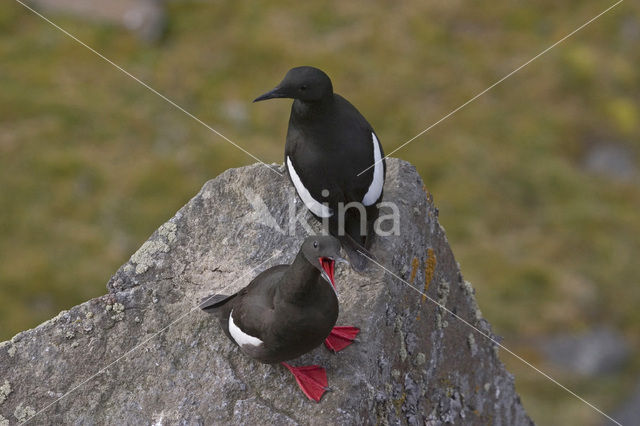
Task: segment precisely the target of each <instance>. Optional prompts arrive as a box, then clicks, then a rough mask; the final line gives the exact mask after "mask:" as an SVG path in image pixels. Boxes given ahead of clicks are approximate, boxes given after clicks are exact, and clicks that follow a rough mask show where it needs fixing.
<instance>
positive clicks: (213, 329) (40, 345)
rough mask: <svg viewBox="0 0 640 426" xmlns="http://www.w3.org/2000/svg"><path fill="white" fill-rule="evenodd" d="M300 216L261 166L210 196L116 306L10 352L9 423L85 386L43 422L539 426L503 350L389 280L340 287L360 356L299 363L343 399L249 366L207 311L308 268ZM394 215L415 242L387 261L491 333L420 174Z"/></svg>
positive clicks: (163, 230) (378, 245) (51, 329)
mask: <svg viewBox="0 0 640 426" xmlns="http://www.w3.org/2000/svg"><path fill="white" fill-rule="evenodd" d="M280 171H282V169H280ZM296 200H297V198H296V195H295V193H294V191H293V189H292V187H291V186H290V184H289V182H288V180H287V179H286V177H284V176H278V175H277V174H275V173H273V172H272V171H271V170H269V169H267V168H266V167H264V166H262V165H253V166H249V167H244V168H240V169H231V170H228V171H226V172H225V173H223V174H222V175H220V176H219V177H217V178H216V179H214V180H212V181H210V182H207V184H205V186H204V187H203V188H202V190H201V191H200V192H199V193H198V194H197V195H196V196H195V197H194V198H193V199H192V200H191V201H190V202H189V203H188V204H187V205H186V206H184V207H183V208H182V209H181V210H180V211H179V212H178V213H177V214H176V215H175V216H174V217H173V218H171V219H170V220H169V221H168V222H167V223H165V224H164V225H162V226H161V227H160V228H159V229H158V230H157V231H156V232H155V233H154V234H153V235H152V236H151V238H150V239H149V240H148V241H147V242H146V243H145V244H144V245H143V246H142V247H141V248H140V249H139V250H138V252H137V253H135V254H134V255H133V256H132V257H131V260H130V261H129V262H127V263H126V264H125V265H123V266H122V267H121V268H120V269H119V270H118V272H117V273H116V274H115V275H114V276H113V278H112V279H111V280H110V282H109V284H108V288H109V293H108V294H106V295H105V296H102V297H99V298H96V299H93V300H90V301H88V302H86V303H83V304H82V305H79V306H76V307H74V308H72V309H70V310H69V311H68V312H62V313H61V314H60V315H58V316H57V317H56V318H54V319H52V320H50V321H48V322H46V323H44V324H42V325H40V326H39V327H37V328H35V329H33V330H29V331H25V332H23V333H20V334H18V335H17V336H15V337H14V338H13V339H12V340H11V341H9V342H5V343H3V344H2V346H1V347H0V366H1V367H2V368H1V373H0V386H5V385H6V387H5V389H6V390H8V392H6V391H5V392H4V393H3V394H6V395H5V397H4V398H3V401H0V414H2V416H4V418H6V419H8V420H9V421H10V422H11V423H12V424H13V423H15V422H16V421H18V420H24V419H28V418H29V417H30V416H33V414H34V413H36V412H38V411H39V410H42V409H43V408H45V407H46V406H47V405H48V404H51V403H52V402H53V401H55V400H56V399H57V398H59V397H61V396H63V395H65V393H66V392H68V391H69V390H73V389H75V387H77V386H79V387H78V388H77V389H75V390H74V391H73V392H72V393H71V394H69V395H68V396H66V397H65V398H63V399H61V400H60V401H58V402H56V403H55V404H53V405H51V406H50V407H49V408H47V409H46V411H44V412H43V413H41V414H38V417H36V418H35V419H34V422H35V423H39V424H41V423H43V424H59V423H65V424H150V423H154V424H175V423H180V424H374V423H376V424H378V423H380V424H430V425H437V424H443V423H453V424H462V423H464V424H494V425H523V424H530V423H531V421H530V420H529V418H528V417H527V415H526V414H525V412H524V409H523V408H522V406H521V404H520V401H519V398H518V395H517V394H516V393H515V391H514V385H513V378H512V376H511V375H510V374H509V373H507V372H506V371H505V369H504V367H503V365H502V364H501V362H500V360H499V359H498V355H497V350H496V348H495V347H494V345H493V344H492V343H491V342H490V341H489V340H488V339H486V338H485V337H482V335H480V334H478V333H477V332H475V331H474V330H473V329H471V328H470V327H468V326H467V325H464V324H463V323H462V322H460V321H459V320H457V319H456V318H455V317H453V316H452V315H451V314H448V313H446V312H445V311H443V310H442V309H439V308H437V306H436V305H434V304H433V303H432V302H431V301H429V300H425V299H423V298H422V296H421V295H419V294H418V293H416V292H415V291H414V290H413V289H411V288H409V286H407V285H406V284H404V283H403V282H401V281H399V280H398V279H396V278H393V277H392V276H391V275H390V274H388V273H385V271H384V270H382V269H381V268H379V267H377V266H375V265H372V266H371V267H370V269H369V270H368V271H367V273H366V274H365V275H358V274H356V273H354V272H353V271H351V270H346V269H345V268H342V269H341V270H340V271H339V273H338V275H337V285H338V290H339V299H340V303H341V313H340V318H339V320H338V322H339V324H350V325H357V326H359V327H361V329H362V332H361V334H360V336H359V340H360V341H359V342H358V343H356V344H353V345H352V346H350V347H348V348H347V349H346V350H344V351H342V352H340V353H339V354H337V355H333V354H331V353H329V352H328V351H327V350H326V349H325V348H323V347H319V348H317V349H316V350H314V351H313V352H311V353H309V354H307V355H305V356H304V357H302V358H301V359H298V360H295V361H294V362H293V364H294V365H303V364H310V363H316V364H320V365H323V366H325V367H326V368H327V373H328V378H329V383H330V386H331V387H332V388H333V392H329V393H327V394H326V395H325V396H324V397H323V399H322V401H321V402H320V403H318V404H316V403H314V402H310V401H309V400H307V399H306V398H305V397H304V395H303V394H302V393H301V392H300V390H299V389H298V388H297V386H296V384H295V382H294V380H293V377H292V376H291V375H290V374H289V373H288V372H287V371H286V370H285V369H284V368H283V367H281V366H279V365H275V366H271V365H263V364H259V363H257V362H255V361H253V360H251V359H249V358H247V357H246V356H244V355H243V354H242V353H241V352H239V351H238V349H237V348H236V347H235V346H233V345H232V344H231V343H230V342H229V341H228V340H227V339H226V337H225V336H224V335H223V334H222V332H221V331H220V329H219V326H218V324H217V322H216V321H215V320H214V319H213V318H212V317H211V316H209V315H207V314H205V313H203V312H200V311H199V310H198V309H197V308H196V304H197V303H198V301H199V300H200V298H202V297H204V296H206V295H209V294H211V293H214V292H227V293H229V292H233V291H235V290H237V289H239V288H241V287H242V286H244V285H246V284H247V283H248V282H249V281H250V280H251V278H253V277H254V276H255V275H256V274H257V273H258V272H259V271H261V270H263V269H265V268H267V267H270V266H272V265H275V264H278V263H285V262H290V261H291V260H292V259H293V256H294V254H295V253H296V252H297V250H298V246H299V244H300V243H301V241H302V240H303V238H304V237H305V231H304V229H303V226H302V225H301V223H300V222H296V221H290V213H291V212H290V210H289V209H290V208H289V205H290V204H291V203H293V202H294V201H296ZM385 200H386V201H393V202H394V203H396V205H397V206H398V208H399V214H400V222H399V224H400V235H398V236H388V237H380V238H378V239H377V241H376V242H375V244H374V249H373V251H374V253H375V255H376V256H377V258H378V260H379V261H380V262H381V263H382V264H383V265H386V267H388V268H389V270H390V271H393V272H394V273H396V274H398V275H400V276H402V277H403V278H404V279H406V280H407V281H409V282H410V283H411V284H412V285H414V286H416V287H417V288H419V289H421V290H423V289H425V288H426V289H427V290H426V291H427V294H428V295H429V296H430V297H431V298H433V299H436V300H438V301H439V302H440V303H442V304H443V305H446V307H447V308H448V309H451V310H452V311H454V312H456V313H457V315H460V316H461V317H463V318H465V319H466V320H467V321H469V322H471V323H472V324H474V325H475V326H476V327H478V328H479V329H481V330H483V331H484V332H486V333H491V331H490V328H489V325H488V323H487V322H486V321H485V320H483V319H482V318H481V315H480V311H479V310H478V307H477V306H476V303H475V300H474V295H473V289H472V287H471V285H470V284H469V283H467V282H465V281H464V280H463V278H462V275H461V273H460V270H459V268H458V265H457V264H456V261H455V259H454V257H453V254H452V253H451V249H450V248H449V245H448V243H447V239H446V237H445V234H444V230H443V229H442V227H441V226H440V225H439V224H438V220H437V218H438V211H437V209H436V208H435V207H434V205H433V203H432V200H431V197H430V195H429V194H428V192H426V190H425V189H424V187H423V183H422V181H421V179H420V177H419V176H418V174H417V172H416V170H415V169H414V168H413V167H412V166H411V165H409V164H408V163H406V162H402V161H399V160H394V159H390V160H389V162H388V179H387V183H386V186H385ZM293 206H294V207H297V208H298V211H299V212H301V213H300V217H301V218H303V219H307V220H309V222H310V223H313V220H312V219H311V218H310V216H309V214H308V213H306V212H305V211H304V209H301V208H300V204H299V203H297V204H294V205H293ZM294 210H295V209H294ZM267 213H270V215H269V214H267ZM290 223H292V224H293V225H295V226H293V227H292V228H293V231H294V232H289V225H290ZM314 226H315V225H314ZM278 229H279V230H278ZM254 268H255V269H254ZM169 325H170V326H169ZM158 332H159V334H157V335H156V333H158ZM137 345H140V346H137ZM132 348H136V349H134V350H133V351H130V350H131V349H132ZM105 366H106V368H104V369H103V370H101V369H102V368H103V367H105ZM97 371H101V372H100V374H98V375H97V376H95V377H92V378H90V377H91V376H92V375H94V374H95V373H96V372H97ZM88 378H90V380H87V379H88ZM85 381H86V383H85Z"/></svg>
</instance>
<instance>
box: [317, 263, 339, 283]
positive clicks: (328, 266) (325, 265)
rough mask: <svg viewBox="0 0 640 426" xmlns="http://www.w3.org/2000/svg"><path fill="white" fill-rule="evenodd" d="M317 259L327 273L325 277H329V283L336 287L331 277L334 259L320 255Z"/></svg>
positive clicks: (334, 264) (333, 270)
mask: <svg viewBox="0 0 640 426" xmlns="http://www.w3.org/2000/svg"><path fill="white" fill-rule="evenodd" d="M318 260H319V261H320V266H322V269H323V270H324V272H325V273H326V274H327V277H328V278H329V281H331V285H332V286H333V288H334V289H335V288H336V282H335V281H334V279H333V274H334V272H335V266H336V262H335V260H333V259H331V258H329V257H320V258H318Z"/></svg>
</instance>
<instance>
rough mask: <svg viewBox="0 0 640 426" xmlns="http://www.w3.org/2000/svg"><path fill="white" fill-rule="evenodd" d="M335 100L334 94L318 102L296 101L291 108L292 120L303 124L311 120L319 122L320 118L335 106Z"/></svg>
mask: <svg viewBox="0 0 640 426" xmlns="http://www.w3.org/2000/svg"><path fill="white" fill-rule="evenodd" d="M333 99H334V98H333V93H331V94H329V95H327V96H325V97H323V98H322V99H320V100H318V101H302V100H300V99H294V101H293V105H292V106H291V118H292V119H294V120H297V121H301V122H304V121H307V120H309V119H311V118H313V119H314V120H318V118H320V117H322V116H323V115H325V114H327V113H328V111H329V110H330V108H331V106H332V105H333Z"/></svg>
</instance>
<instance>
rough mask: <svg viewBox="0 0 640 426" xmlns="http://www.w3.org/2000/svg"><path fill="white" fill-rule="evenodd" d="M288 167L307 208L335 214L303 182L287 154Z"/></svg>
mask: <svg viewBox="0 0 640 426" xmlns="http://www.w3.org/2000/svg"><path fill="white" fill-rule="evenodd" d="M379 152H380V150H378V156H380V154H379ZM287 169H288V170H289V176H291V180H292V181H293V186H295V187H296V191H297V192H298V195H299V196H300V198H301V199H302V202H303V203H304V205H305V206H307V208H308V209H309V210H311V212H312V213H313V214H315V215H316V216H320V217H330V216H331V215H332V214H333V212H332V211H331V209H330V208H329V207H328V206H325V205H323V204H321V203H319V202H318V201H317V200H316V199H314V198H313V197H312V196H311V194H310V193H309V191H308V190H307V188H305V187H304V185H303V184H302V181H301V180H300V177H299V176H298V173H296V169H294V168H293V164H292V163H291V159H290V158H289V156H287Z"/></svg>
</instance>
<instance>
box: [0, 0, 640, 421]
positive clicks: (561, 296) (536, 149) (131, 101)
mask: <svg viewBox="0 0 640 426" xmlns="http://www.w3.org/2000/svg"><path fill="white" fill-rule="evenodd" d="M608 5H609V4H608V3H603V2H596V1H569V2H555V1H547V0H544V1H539V2H535V4H532V3H531V4H530V3H524V2H508V1H499V2H494V3H492V4H491V5H490V7H489V5H487V4H484V3H480V2H474V1H466V2H463V1H450V2H421V1H418V0H412V1H407V2H403V3H397V2H378V3H375V4H373V3H371V2H364V1H352V2H343V1H334V2H330V3H329V4H314V3H312V2H304V3H302V2H293V1H291V2H278V3H277V4H275V3H274V2H266V1H262V2H261V1H255V2H233V3H223V2H220V4H209V3H205V2H171V3H169V28H168V33H167V36H166V38H165V39H164V41H163V42H162V43H160V44H158V45H156V46H149V45H145V44H142V43H140V42H139V41H137V40H136V39H135V37H133V36H132V35H131V34H129V33H128V32H126V31H124V30H122V29H121V28H119V27H115V26H111V25H107V24H96V23H92V22H83V21H82V20H80V19H74V18H71V17H65V16H59V15H54V16H53V18H54V20H55V21H56V22H57V23H58V24H59V25H61V26H62V27H63V28H65V29H67V30H69V31H70V32H72V33H73V34H75V35H76V36H77V37H79V38H80V39H81V40H83V41H85V42H86V43H88V44H89V45H90V46H92V47H94V48H95V49H96V50H98V51H99V52H101V53H103V54H104V55H106V56H107V57H109V58H110V59H112V60H114V61H115V62H116V63H118V64H120V65H121V66H123V67H124V68H125V69H127V70H128V71H130V72H131V73H133V74H134V75H136V76H138V77H139V78H141V79H143V80H144V81H146V82H147V83H149V84H150V85H151V86H153V87H154V88H156V89H157V90H159V91H160V92H162V93H163V94H165V95H167V96H168V97H170V98H172V99H173V100H175V101H176V102H177V103H178V104H180V105H182V106H183V107H184V108H186V109H187V110H189V111H190V112H192V113H194V114H195V115H196V116H198V117H199V118H201V119H202V120H204V121H205V122H207V123H209V124H211V125H212V126H213V127H215V128H216V129H218V130H219V131H221V132H222V133H224V134H225V135H227V136H228V137H230V138H231V139H233V140H234V141H236V142H237V143H239V144H240V145H242V146H243V147H244V148H246V149H248V150H249V151H251V152H252V153H254V154H255V155H257V156H258V157H260V158H262V159H263V160H265V161H266V162H273V161H275V162H281V161H282V151H283V146H284V137H285V134H286V123H287V120H288V113H289V102H285V101H273V102H270V103H268V104H260V105H252V104H251V103H250V102H251V100H252V99H253V98H254V97H255V96H257V95H258V94H261V93H263V92H264V91H266V90H267V89H270V88H271V87H273V86H274V85H275V84H276V83H277V82H278V81H279V80H280V78H281V77H282V76H283V74H284V73H285V72H286V70H287V69H288V68H290V67H291V66H295V65H302V64H308V65H315V66H318V67H320V68H323V69H324V70H326V71H327V72H328V73H329V74H330V76H331V77H332V79H333V81H334V87H335V88H336V91H337V92H339V93H341V94H343V95H345V96H346V97H347V98H348V99H350V100H351V101H352V102H353V103H354V104H355V105H356V106H358V108H359V109H360V110H361V111H362V112H363V113H364V115H365V116H366V117H367V118H368V119H369V121H370V122H371V123H372V124H373V125H374V126H375V128H376V131H377V133H378V135H379V136H380V140H381V141H382V143H383V145H384V147H385V150H386V152H389V151H391V150H392V149H393V148H394V147H396V146H398V145H400V144H401V143H403V142H404V141H406V140H407V139H409V138H411V137H413V136H414V135H415V134H417V133H418V132H420V131H421V130H423V129H424V128H426V127H427V126H428V125H430V124H432V123H433V122H435V121H437V120H438V119H440V118H441V117H442V116H444V115H445V114H446V113H448V112H449V111H451V110H452V109H454V108H456V107H457V106H459V105H460V104H462V103H463V102H465V101H467V100H468V99H469V98H471V97H472V96H474V95H475V94H476V93H478V92H480V91H481V90H483V89H485V88H486V87H487V86H489V85H490V84H491V83H493V82H495V81H496V80H498V79H499V78H501V77H502V76H504V75H505V74H507V73H509V72H510V71H512V70H513V69H514V68H516V67H517V66H519V65H521V64H522V63H524V62H525V61H527V60H529V59H530V58H531V57H533V56H535V55H536V54H537V53H539V52H540V51H542V50H543V49H544V48H546V47H547V46H549V45H550V44H552V43H553V42H555V41H557V40H558V39H560V38H561V37H563V36H564V35H566V34H567V33H569V32H570V31H572V30H573V29H575V28H577V27H578V26H580V25H582V24H583V23H584V22H586V21H587V20H588V19H590V18H592V17H593V16H595V15H596V14H597V13H599V12H600V11H602V10H604V9H605V8H606V7H607V6H608ZM639 17H640V8H639V7H638V6H637V5H634V4H632V2H624V3H623V4H622V5H620V6H618V7H617V8H615V9H614V10H613V11H612V12H610V13H609V14H607V15H605V16H604V17H602V18H601V19H600V20H598V21H596V22H595V23H593V24H592V25H590V26H589V27H587V28H586V29H584V30H583V31H581V32H580V33H578V34H577V35H575V36H574V37H572V38H570V39H569V40H567V41H566V42H565V43H563V44H561V45H560V46H558V47H557V48H555V49H554V50H552V51H551V52H549V53H548V54H546V55H545V56H543V57H541V58H540V59H539V60H537V61H536V62H534V63H532V64H531V65H529V66H528V67H526V68H524V69H523V70H522V71H521V72H519V73H517V74H516V75H514V76H513V77H511V78H510V79H509V80H507V81H505V82H504V83H503V84H501V85H500V86H498V87H496V88H495V89H493V90H492V91H490V92H489V93H487V94H486V95H484V96H483V97H481V98H480V99H478V100H477V101H476V102H474V103H473V104H471V105H469V106H467V107H466V108H464V109H463V110H461V111H460V112H458V113H457V114H456V115H454V116H453V117H451V118H450V119H448V120H446V121H444V122H443V123H441V124H440V125H438V126H436V127H435V128H433V129H432V130H431V131H430V132H428V133H427V134H425V135H423V136H422V137H420V138H419V139H418V140H416V141H414V142H413V143H412V144H410V145H409V146H407V147H406V148H404V149H403V150H401V151H399V152H398V153H397V154H396V155H395V156H398V157H400V158H404V159H407V160H410V161H411V162H412V163H413V164H415V165H416V167H417V168H418V170H419V171H420V173H421V175H422V176H423V178H424V180H425V182H426V184H427V187H428V188H429V190H430V191H431V192H432V193H433V194H434V195H435V200H436V203H437V205H438V206H439V208H440V212H441V216H440V219H441V222H442V223H443V225H444V226H445V228H446V229H447V234H448V237H449V241H450V243H451V245H452V247H453V250H454V253H455V254H456V257H457V259H458V261H459V262H460V263H461V265H462V270H463V271H464V274H465V277H466V279H468V280H470V281H471V282H473V284H474V286H475V287H476V290H477V297H478V299H479V303H480V306H481V308H482V310H483V312H484V314H485V316H486V317H487V318H488V319H489V320H490V322H491V323H492V324H493V326H494V330H495V331H496V332H497V333H498V334H500V335H503V336H504V337H505V343H506V344H507V346H510V347H511V348H512V349H515V350H516V351H518V352H521V353H522V354H524V355H525V357H528V358H530V359H531V361H533V362H534V363H536V364H537V365H539V366H540V367H541V368H543V369H546V370H548V371H549V372H550V373H551V374H553V375H555V376H557V378H558V379H559V380H560V381H561V382H562V383H564V384H566V385H567V386H569V387H570V388H572V389H573V390H575V391H576V392H577V393H579V394H580V395H582V396H583V397H585V398H586V399H587V400H589V401H591V402H593V403H594V404H595V405H597V406H598V407H600V408H603V409H605V410H606V411H609V410H612V409H614V408H615V407H616V405H617V403H619V402H620V401H621V400H622V398H623V396H624V395H625V393H626V392H628V391H630V389H631V387H632V385H633V378H634V376H636V377H637V375H638V372H639V371H640V364H639V363H638V362H637V361H632V362H631V363H630V365H628V366H627V367H626V368H625V369H624V371H622V372H619V373H614V374H612V375H608V376H604V377H599V378H597V379H588V378H584V377H573V376H571V375H569V374H567V373H566V372H564V371H555V370H554V368H553V366H552V365H547V364H546V363H545V362H544V360H543V359H542V358H541V356H540V354H539V353H538V352H537V351H536V347H535V344H534V343H532V342H535V341H536V339H537V338H539V337H541V336H546V335H549V334H551V333H554V332H558V331H580V330H583V329H587V328H590V327H593V326H595V325H598V324H608V325H610V326H612V327H614V328H616V329H619V330H621V332H623V333H624V334H625V336H626V337H627V338H628V340H629V342H630V343H631V345H632V347H633V350H634V354H635V356H634V357H633V358H634V359H637V358H638V356H637V354H638V353H640V339H639V338H638V337H637V336H638V330H639V329H640V310H638V308H637V307H638V305H639V304H640V286H638V284H639V277H640V261H638V256H639V255H640V214H638V212H639V211H640V178H639V176H638V173H637V172H636V174H635V175H634V176H633V178H632V179H630V180H624V181H621V180H612V179H609V178H606V177H602V176H597V175H593V174H590V173H588V172H586V171H585V170H584V168H583V167H582V166H581V162H582V159H583V157H584V156H585V154H586V152H587V150H588V149H589V146H590V144H592V143H593V142H594V141H596V142H597V141H604V142H615V143H617V144H619V145H621V146H623V147H625V149H628V150H629V151H630V152H631V153H632V154H633V155H634V156H635V157H633V160H634V161H636V160H635V158H638V155H640V118H639V117H640V114H639V108H640V106H639V103H638V99H640V71H638V69H639V67H638V66H639V65H640V50H639V49H638V45H639V42H640V23H639ZM0 58H2V61H1V63H0V206H1V209H0V232H1V235H2V238H0V340H4V339H8V338H10V337H11V336H12V335H13V334H15V333H16V332H18V331H20V330H23V329H26V328H29V327H33V326H35V325H37V324H38V323H40V322H41V321H43V320H46V319H48V318H50V317H52V316H54V315H55V314H56V313H57V312H58V311H60V310H61V309H66V308H69V307H70V306H73V305H75V304H78V303H81V302H83V301H85V300H87V299H89V298H91V297H95V296H98V295H101V294H103V293H104V292H105V287H104V285H105V283H106V282H107V280H108V279H109V277H110V275H111V274H112V273H113V272H114V271H115V270H116V269H117V267H118V266H119V265H120V264H122V263H123V262H125V261H126V259H127V258H128V257H129V256H130V255H131V254H132V253H133V252H134V251H135V250H136V248H137V247H139V246H140V245H141V243H142V242H143V241H144V240H145V239H146V238H147V237H148V236H149V234H151V232H153V230H154V229H156V228H157V227H158V226H159V225H160V224H162V223H163V222H164V221H165V220H166V219H168V218H169V217H171V216H172V215H173V213H174V212H175V211H176V210H177V209H178V208H179V207H181V206H182V205H183V204H184V203H185V202H186V201H187V200H188V199H189V198H190V197H191V196H193V195H194V194H195V193H196V192H197V191H198V189H199V188H200V187H201V185H202V184H203V183H204V182H205V181H206V180H207V179H210V178H213V177H215V176H216V175H217V174H219V173H220V172H222V171H223V170H225V169H227V168H229V167H236V166H241V165H245V164H250V163H252V162H253V160H252V159H251V158H249V157H247V156H246V155H244V154H243V153H242V152H240V151H238V150H237V149H235V148H234V147H232V146H231V145H229V144H228V143H226V142H224V141H223V140H221V139H220V138H219V137H217V136H215V135H214V134H212V133H211V132H209V131H208V130H207V129H206V128H204V127H202V126H201V125H199V124H198V123H196V122H195V121H193V120H192V119H190V118H188V117H187V116H185V115H184V114H182V113H181V112H179V111H177V110H176V109H175V108H173V107H172V106H170V105H169V104H167V103H166V102H165V101H163V100H162V99H160V98H159V97H157V96H156V95H154V94H152V93H150V92H149V91H147V90H146V89H144V88H143V87H141V86H140V85H139V84H137V83H136V82H134V81H133V80H131V79H130V78H128V77H126V76H125V75H123V74H122V73H120V72H119V71H117V70H116V69H114V68H113V67H111V66H110V65H108V64H106V63H105V62H104V61H102V60H101V59H100V58H98V57H97V56H95V55H94V54H92V53H91V52H89V51H88V50H87V49H85V48H83V47H81V46H79V45H78V44H77V43H75V42H73V41H72V40H70V39H69V38H67V37H66V36H65V35H64V34H62V33H61V32H59V31H57V30H55V29H54V28H52V27H51V26H50V25H48V24H46V23H45V22H44V21H42V20H41V19H39V18H37V17H36V16H34V15H33V14H31V13H30V12H28V11H26V10H25V9H23V8H22V7H21V6H20V5H18V4H17V3H13V2H2V3H1V4H0ZM636 165H637V161H636ZM502 357H503V359H504V361H505V362H506V363H507V365H508V368H509V370H510V371H511V372H513V373H514V374H515V376H516V386H517V389H518V391H519V392H520V393H521V395H522V397H523V403H524V405H525V408H526V409H527V410H528V411H529V413H530V414H531V416H532V417H533V419H534V420H536V421H537V422H540V423H541V424H598V423H599V422H600V421H601V420H602V418H601V417H600V416H599V415H598V414H597V413H595V412H594V411H593V410H591V409H590V408H588V407H587V406H585V405H584V404H582V403H581V402H579V401H578V400H576V399H575V398H573V397H571V396H570V395H568V394H566V393H565V392H563V391H561V390H560V389H559V388H557V387H555V385H553V384H551V383H550V382H548V381H547V380H546V379H544V378H543V377H541V376H540V375H538V374H537V373H535V372H533V371H531V370H530V369H528V367H526V366H524V365H522V364H521V363H519V362H518V361H515V360H513V359H511V358H510V357H509V356H508V355H506V354H503V356H502Z"/></svg>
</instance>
